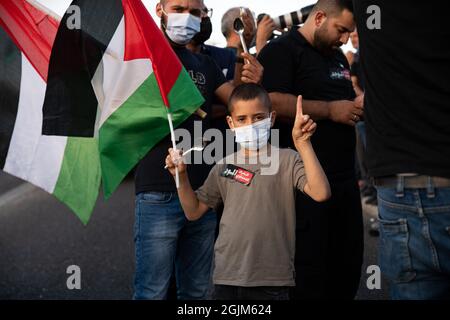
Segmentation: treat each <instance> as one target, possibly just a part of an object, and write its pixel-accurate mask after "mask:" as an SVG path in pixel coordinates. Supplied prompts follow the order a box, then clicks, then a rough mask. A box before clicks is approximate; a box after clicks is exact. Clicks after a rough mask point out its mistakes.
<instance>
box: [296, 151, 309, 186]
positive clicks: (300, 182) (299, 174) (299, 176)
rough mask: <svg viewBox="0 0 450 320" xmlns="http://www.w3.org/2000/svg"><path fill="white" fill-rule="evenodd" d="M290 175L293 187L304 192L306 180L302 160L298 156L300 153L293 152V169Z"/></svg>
mask: <svg viewBox="0 0 450 320" xmlns="http://www.w3.org/2000/svg"><path fill="white" fill-rule="evenodd" d="M292 175H293V181H294V188H296V189H298V190H300V191H301V192H303V193H304V190H303V189H304V188H305V185H306V182H307V180H306V172H305V165H304V164H303V160H302V158H300V155H299V154H298V153H296V154H295V158H294V169H293V172H292Z"/></svg>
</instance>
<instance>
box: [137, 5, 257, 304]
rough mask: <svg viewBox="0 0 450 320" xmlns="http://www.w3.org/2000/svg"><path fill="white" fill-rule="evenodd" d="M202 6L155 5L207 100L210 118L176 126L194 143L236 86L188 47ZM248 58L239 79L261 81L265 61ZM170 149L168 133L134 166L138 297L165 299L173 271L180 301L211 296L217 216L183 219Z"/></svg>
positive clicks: (197, 170)
mask: <svg viewBox="0 0 450 320" xmlns="http://www.w3.org/2000/svg"><path fill="white" fill-rule="evenodd" d="M204 7H205V5H204V3H203V1H202V0H161V2H160V3H158V4H157V6H156V13H157V15H158V17H160V18H161V27H162V30H163V33H164V35H165V36H166V38H167V40H168V41H169V43H170V44H171V46H172V48H173V49H174V51H175V53H176V54H177V56H178V58H179V59H180V61H181V63H182V64H183V66H184V67H185V69H186V70H187V71H188V73H189V74H190V75H191V77H192V80H193V81H194V83H195V84H196V85H197V88H198V89H199V91H200V92H201V93H202V95H203V97H204V99H205V103H204V104H203V105H202V107H201V108H202V110H203V111H205V112H206V113H207V116H206V117H205V118H204V119H202V118H200V117H199V116H198V115H197V114H194V115H192V116H191V117H189V118H188V119H187V120H186V121H185V122H183V123H182V124H181V125H180V126H179V127H178V128H177V129H179V128H181V129H184V130H187V131H188V132H189V133H190V134H191V138H192V141H191V145H194V142H197V140H198V139H199V138H200V139H201V138H202V137H203V133H204V131H205V130H207V129H209V127H210V121H211V114H212V113H213V112H212V102H213V98H214V97H217V98H218V99H219V101H221V102H222V103H223V104H227V103H228V98H229V96H230V94H231V92H232V91H233V89H234V86H233V85H232V84H231V83H229V82H226V80H225V77H224V75H223V73H222V71H221V70H220V68H219V67H218V66H217V64H216V63H215V62H214V61H213V60H212V59H211V58H210V57H208V56H205V55H200V54H194V53H192V52H191V51H189V50H188V49H187V48H186V45H187V44H188V43H189V42H190V41H191V40H192V38H193V36H194V35H195V34H196V33H197V32H199V31H200V29H201V28H200V23H201V18H202V17H204V15H205V14H206V13H205V12H204V11H203V9H204ZM244 57H245V58H246V59H248V61H249V63H248V64H246V65H245V66H242V68H241V70H238V72H237V73H236V75H235V76H236V77H235V78H237V79H239V80H241V81H243V82H259V81H260V79H261V77H262V67H261V65H260V64H259V63H258V62H257V60H256V59H255V58H253V57H251V56H250V55H244ZM241 75H243V77H242V79H241ZM199 121H201V128H202V130H201V131H202V132H201V134H202V135H201V136H200V137H195V136H194V126H195V123H196V122H199ZM171 147H172V144H171V140H170V136H169V135H168V136H167V137H165V138H164V139H163V140H162V141H160V142H159V143H158V144H157V145H156V146H155V147H154V148H153V149H152V150H150V152H149V153H148V154H147V155H146V156H145V157H144V158H143V159H142V160H141V162H140V163H139V165H138V167H137V169H136V177H135V188H136V206H135V209H136V221H135V236H134V241H135V250H136V273H135V281H134V287H135V292H134V299H166V298H167V292H168V289H169V286H170V281H171V276H172V273H173V270H175V279H176V287H177V298H178V299H183V300H195V299H205V298H208V296H207V294H208V292H209V288H210V284H211V268H212V259H213V247H214V238H215V230H216V215H215V213H214V212H213V211H209V212H207V213H206V214H205V215H204V216H203V217H202V218H201V219H199V220H198V221H195V222H188V221H187V219H186V218H185V215H184V212H183V209H182V208H181V205H180V202H179V200H178V196H177V191H176V187H175V184H174V182H173V179H172V176H171V175H170V173H169V172H168V171H167V170H165V169H164V165H165V158H166V155H167V150H168V149H169V148H171ZM210 169H211V166H208V165H206V164H203V163H200V164H197V163H195V164H193V165H191V166H190V170H189V172H188V175H189V179H191V183H192V186H193V187H194V188H198V187H200V186H201V185H202V184H203V182H204V181H205V179H206V178H207V176H208V174H209V170H210Z"/></svg>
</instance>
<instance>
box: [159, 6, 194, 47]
mask: <svg viewBox="0 0 450 320" xmlns="http://www.w3.org/2000/svg"><path fill="white" fill-rule="evenodd" d="M163 13H164V14H165V15H166V16H167V25H166V26H164V27H165V32H166V34H167V36H168V37H169V38H170V40H172V41H173V42H175V43H176V44H179V45H186V44H188V43H189V42H190V41H191V40H192V38H193V37H194V36H195V34H196V33H198V32H199V31H200V23H201V19H200V18H199V17H195V16H193V15H192V14H190V13H166V12H165V11H164V10H163Z"/></svg>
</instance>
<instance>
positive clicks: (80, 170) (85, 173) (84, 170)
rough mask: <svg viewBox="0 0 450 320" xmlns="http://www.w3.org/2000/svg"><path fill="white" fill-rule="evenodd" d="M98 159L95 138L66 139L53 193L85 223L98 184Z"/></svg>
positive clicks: (96, 194)
mask: <svg viewBox="0 0 450 320" xmlns="http://www.w3.org/2000/svg"><path fill="white" fill-rule="evenodd" d="M100 177H101V170H100V159H99V154H98V140H97V139H95V138H73V137H69V138H67V144H66V148H65V151H64V159H63V162H62V165H61V170H60V173H59V176H58V181H57V182H56V185H55V190H54V192H53V195H54V196H55V197H56V198H58V199H59V200H60V201H62V202H63V203H65V204H66V205H67V206H68V207H69V208H70V209H72V210H73V211H74V212H75V214H76V215H77V216H78V218H79V219H80V220H81V221H82V222H83V224H84V225H86V224H87V223H88V221H89V218H90V217H91V214H92V211H93V209H94V206H95V203H96V200H97V197H98V193H99V187H100Z"/></svg>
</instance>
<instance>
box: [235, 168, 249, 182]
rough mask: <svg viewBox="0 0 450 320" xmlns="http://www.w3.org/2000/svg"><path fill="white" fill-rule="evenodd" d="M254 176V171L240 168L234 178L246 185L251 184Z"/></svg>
mask: <svg viewBox="0 0 450 320" xmlns="http://www.w3.org/2000/svg"><path fill="white" fill-rule="evenodd" d="M252 178H253V173H251V172H249V171H246V170H244V169H238V171H237V173H236V176H235V177H234V180H236V181H237V182H240V183H243V184H245V185H246V186H247V185H249V184H250V182H251V181H252Z"/></svg>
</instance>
